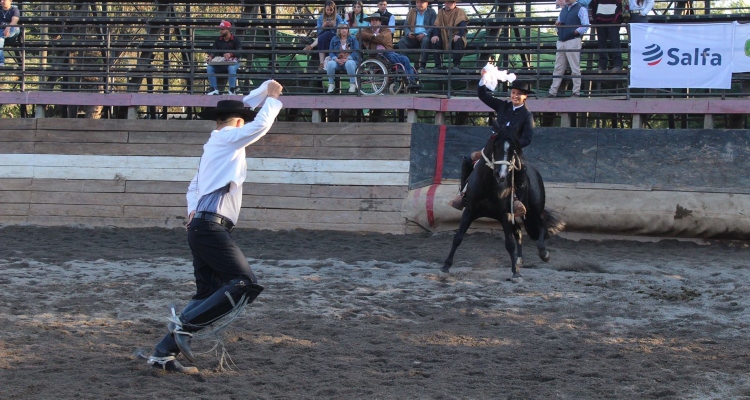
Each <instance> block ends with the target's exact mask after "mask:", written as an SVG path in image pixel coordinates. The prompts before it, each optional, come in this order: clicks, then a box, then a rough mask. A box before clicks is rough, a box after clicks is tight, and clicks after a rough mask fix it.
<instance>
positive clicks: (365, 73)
mask: <svg viewBox="0 0 750 400" xmlns="http://www.w3.org/2000/svg"><path fill="white" fill-rule="evenodd" d="M416 79H419V77H416ZM357 87H358V88H359V93H361V94H362V95H363V96H374V95H378V94H381V93H383V92H384V91H386V90H387V91H388V93H390V94H398V93H400V92H401V91H403V92H404V93H409V90H410V89H409V78H408V77H407V75H406V68H405V67H404V65H403V64H401V63H391V62H390V61H389V60H388V59H387V58H386V57H385V56H384V55H382V54H377V55H376V56H375V57H371V58H368V59H367V60H364V61H362V63H360V64H359V67H357Z"/></svg>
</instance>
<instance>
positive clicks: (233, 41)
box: [206, 21, 242, 95]
mask: <svg viewBox="0 0 750 400" xmlns="http://www.w3.org/2000/svg"><path fill="white" fill-rule="evenodd" d="M231 27H232V24H231V23H230V22H229V21H221V23H220V24H219V37H218V38H216V40H215V41H214V44H213V46H212V47H211V50H213V51H212V52H211V53H208V56H207V57H206V63H207V64H208V66H207V67H206V70H207V71H208V83H209V85H211V91H210V92H209V93H208V94H209V95H216V94H219V84H218V82H217V81H216V73H217V72H218V73H228V74H229V82H228V84H229V90H228V91H227V94H232V95H234V94H240V93H239V91H238V90H237V70H238V69H239V68H240V60H239V55H240V52H241V51H242V42H241V41H240V39H239V38H238V37H236V36H234V35H233V34H232V32H230V30H229V28H231ZM232 61H234V63H233V64H229V65H212V64H211V63H212V62H222V63H226V62H232Z"/></svg>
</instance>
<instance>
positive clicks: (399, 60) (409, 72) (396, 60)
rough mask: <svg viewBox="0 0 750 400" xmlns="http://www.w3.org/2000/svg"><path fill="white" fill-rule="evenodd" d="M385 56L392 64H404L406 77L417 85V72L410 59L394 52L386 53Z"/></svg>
mask: <svg viewBox="0 0 750 400" xmlns="http://www.w3.org/2000/svg"><path fill="white" fill-rule="evenodd" d="M381 54H383V56H384V57H385V58H387V59H388V61H390V62H391V64H402V65H403V66H404V69H406V77H407V78H408V79H409V83H411V84H416V83H417V81H416V71H414V67H412V66H411V62H410V61H409V57H407V56H405V55H403V54H398V53H396V52H394V51H386V52H384V53H381Z"/></svg>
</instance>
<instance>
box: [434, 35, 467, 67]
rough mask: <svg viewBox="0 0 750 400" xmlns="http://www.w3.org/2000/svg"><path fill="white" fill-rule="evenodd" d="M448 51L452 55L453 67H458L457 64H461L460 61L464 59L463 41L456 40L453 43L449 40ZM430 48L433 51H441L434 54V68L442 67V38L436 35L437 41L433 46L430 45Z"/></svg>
mask: <svg viewBox="0 0 750 400" xmlns="http://www.w3.org/2000/svg"><path fill="white" fill-rule="evenodd" d="M449 47H450V51H449V53H452V54H453V66H454V67H458V65H459V64H461V59H462V58H463V57H464V54H463V50H464V48H465V47H466V46H465V45H464V41H463V40H456V41H455V42H454V41H453V38H451V39H450V46H449ZM432 48H433V49H434V50H441V51H440V52H436V53H434V54H435V66H436V67H437V66H439V65H443V55H442V50H443V38H442V37H441V36H439V35H438V41H437V42H435V44H433V45H432Z"/></svg>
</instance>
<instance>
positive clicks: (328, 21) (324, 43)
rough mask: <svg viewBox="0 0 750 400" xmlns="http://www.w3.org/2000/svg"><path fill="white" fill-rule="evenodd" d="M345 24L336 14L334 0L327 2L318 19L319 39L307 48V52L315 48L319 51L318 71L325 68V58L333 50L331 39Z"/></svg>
mask: <svg viewBox="0 0 750 400" xmlns="http://www.w3.org/2000/svg"><path fill="white" fill-rule="evenodd" d="M343 23H344V20H343V19H342V18H341V16H340V15H338V14H337V13H336V3H334V2H333V1H332V0H326V3H325V8H324V9H323V12H322V13H321V14H320V17H318V38H317V39H315V42H313V44H311V45H310V46H306V47H305V50H310V48H312V47H315V48H316V49H317V50H318V51H319V53H318V57H320V65H319V66H318V69H324V68H325V57H326V53H327V52H328V50H329V49H330V48H331V39H333V37H334V36H336V27H337V26H339V25H341V24H343Z"/></svg>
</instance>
